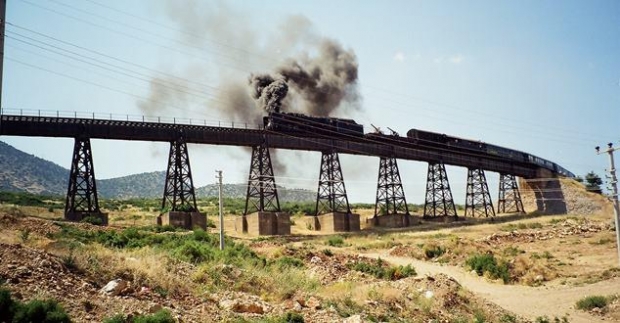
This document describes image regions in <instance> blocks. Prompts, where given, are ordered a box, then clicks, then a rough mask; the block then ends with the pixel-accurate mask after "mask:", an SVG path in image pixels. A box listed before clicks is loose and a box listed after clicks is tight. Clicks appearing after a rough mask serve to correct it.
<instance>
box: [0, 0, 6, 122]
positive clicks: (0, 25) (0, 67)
mask: <svg viewBox="0 0 620 323" xmlns="http://www.w3.org/2000/svg"><path fill="white" fill-rule="evenodd" d="M6 1H7V0H0V115H2V113H3V108H4V106H3V105H2V74H4V35H5V26H6ZM0 122H2V121H1V120H0ZM0 128H1V127H0Z"/></svg>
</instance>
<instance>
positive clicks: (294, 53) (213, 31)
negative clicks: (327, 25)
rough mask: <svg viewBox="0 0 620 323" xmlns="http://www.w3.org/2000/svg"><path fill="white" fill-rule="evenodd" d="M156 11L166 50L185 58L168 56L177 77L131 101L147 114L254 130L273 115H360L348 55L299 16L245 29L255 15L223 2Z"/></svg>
mask: <svg viewBox="0 0 620 323" xmlns="http://www.w3.org/2000/svg"><path fill="white" fill-rule="evenodd" d="M163 4H164V7H163V9H164V10H165V12H166V14H167V15H168V17H169V18H170V19H171V20H172V21H173V22H174V23H175V24H176V26H177V27H178V29H179V32H178V35H177V39H176V42H175V46H173V47H178V48H180V49H182V51H183V52H191V54H192V56H191V58H190V57H188V56H187V55H183V54H180V55H179V53H170V56H169V58H168V59H169V62H168V64H170V65H171V66H173V67H176V70H177V72H175V73H171V74H174V75H175V76H174V77H168V76H165V75H164V76H162V75H159V76H157V77H154V78H153V80H152V81H151V85H150V90H149V92H148V94H147V99H145V100H141V101H140V102H138V107H139V108H140V109H141V110H142V112H143V113H145V114H146V115H162V116H166V115H168V116H185V117H190V118H196V117H199V118H200V117H205V116H208V117H207V118H212V119H215V118H219V120H221V121H224V122H226V121H233V122H235V124H238V123H248V124H255V125H258V124H261V123H262V117H263V116H264V115H266V114H267V113H269V112H272V111H288V112H300V113H305V114H309V115H316V116H338V115H339V116H348V117H350V116H349V115H348V114H349V112H361V104H360V103H361V97H360V95H359V92H358V86H357V80H358V61H357V57H356V55H355V53H354V52H353V50H351V49H346V48H345V47H343V46H342V45H341V44H340V43H339V42H337V41H336V40H333V39H330V38H325V37H323V36H322V35H320V34H319V33H317V32H316V30H315V29H314V27H313V24H312V22H311V21H310V20H309V19H308V18H306V17H305V16H303V15H292V16H289V17H286V18H285V19H284V20H283V22H282V23H281V24H279V25H278V24H275V25H274V26H275V28H273V29H272V30H266V29H264V28H263V29H260V28H257V26H255V25H253V24H252V23H251V21H252V15H253V14H254V13H243V12H239V11H236V10H233V9H231V8H230V7H229V5H228V4H227V3H226V2H225V1H215V2H207V1H202V0H185V1H178V0H165V1H164V2H163ZM177 45H180V46H177ZM184 45H187V46H184ZM188 46H189V47H188ZM202 49H204V51H203V50H202ZM175 55H176V56H175ZM179 62H183V64H180V63H179ZM181 66H183V67H182V68H181ZM167 70H169V69H167ZM189 107H191V109H190V108H189ZM216 115H217V116H216ZM272 158H274V160H273V162H274V167H275V168H276V171H277V172H284V171H285V169H284V163H280V162H278V161H277V160H276V159H277V158H276V154H275V151H274V152H273V153H272ZM287 164H289V165H295V164H296V163H287Z"/></svg>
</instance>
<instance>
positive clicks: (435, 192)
mask: <svg viewBox="0 0 620 323" xmlns="http://www.w3.org/2000/svg"><path fill="white" fill-rule="evenodd" d="M435 216H454V217H457V214H456V206H455V205H454V199H453V198H452V191H451V190H450V183H449V182H448V173H446V167H445V166H444V164H443V163H442V162H439V163H429V164H428V173H427V177H426V198H425V200H424V217H425V218H429V217H435Z"/></svg>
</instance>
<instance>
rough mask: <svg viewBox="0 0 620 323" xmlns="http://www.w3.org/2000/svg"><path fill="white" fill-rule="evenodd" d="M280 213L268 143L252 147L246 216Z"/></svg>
mask: <svg viewBox="0 0 620 323" xmlns="http://www.w3.org/2000/svg"><path fill="white" fill-rule="evenodd" d="M254 211H256V212H265V211H267V212H280V200H279V199H278V189H277V187H276V180H275V177H274V175H273V167H272V164H271V156H270V155H269V148H268V147H267V144H266V143H262V144H260V145H258V146H254V147H252V160H251V162H250V175H249V177H248V192H247V195H246V200H245V214H246V215H247V214H250V213H252V212H254Z"/></svg>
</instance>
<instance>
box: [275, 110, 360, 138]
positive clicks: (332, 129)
mask: <svg viewBox="0 0 620 323" xmlns="http://www.w3.org/2000/svg"><path fill="white" fill-rule="evenodd" d="M263 126H264V127H265V129H267V130H271V131H277V132H283V133H288V134H293V135H304V136H310V137H314V136H318V137H332V138H333V137H339V136H349V137H351V136H353V137H363V136H364V126H363V125H361V124H359V123H357V122H355V120H351V119H340V118H328V117H312V116H307V115H304V114H301V113H283V112H271V113H269V115H268V116H265V117H263Z"/></svg>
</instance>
